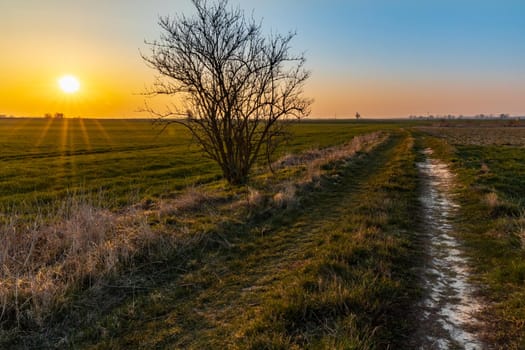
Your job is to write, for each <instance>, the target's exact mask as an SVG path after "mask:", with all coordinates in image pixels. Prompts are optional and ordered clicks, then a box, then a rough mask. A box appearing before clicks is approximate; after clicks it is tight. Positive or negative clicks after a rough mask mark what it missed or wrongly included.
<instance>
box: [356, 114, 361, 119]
mask: <svg viewBox="0 0 525 350" xmlns="http://www.w3.org/2000/svg"><path fill="white" fill-rule="evenodd" d="M359 118H361V114H359V112H356V113H355V119H358V120H359Z"/></svg>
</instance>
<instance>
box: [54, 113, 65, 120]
mask: <svg viewBox="0 0 525 350" xmlns="http://www.w3.org/2000/svg"><path fill="white" fill-rule="evenodd" d="M54 118H55V119H63V118H64V113H60V112H57V113H55V116H54Z"/></svg>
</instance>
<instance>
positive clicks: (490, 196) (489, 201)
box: [484, 192, 501, 210]
mask: <svg viewBox="0 0 525 350" xmlns="http://www.w3.org/2000/svg"><path fill="white" fill-rule="evenodd" d="M484 201H485V204H486V205H487V206H488V207H489V208H490V209H491V210H492V209H494V208H496V207H498V206H499V205H500V204H501V202H500V200H499V198H498V194H497V193H496V192H490V193H487V194H486V195H485V198H484Z"/></svg>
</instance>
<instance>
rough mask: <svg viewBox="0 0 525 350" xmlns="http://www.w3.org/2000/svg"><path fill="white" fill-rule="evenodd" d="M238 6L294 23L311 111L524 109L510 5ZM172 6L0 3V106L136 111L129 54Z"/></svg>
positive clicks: (138, 83)
mask: <svg viewBox="0 0 525 350" xmlns="http://www.w3.org/2000/svg"><path fill="white" fill-rule="evenodd" d="M232 3H238V2H235V1H232ZM239 3H240V4H241V6H242V7H243V8H245V9H246V10H248V11H251V9H254V13H255V17H257V18H259V17H263V18H264V21H263V27H264V28H268V29H272V30H277V31H279V32H286V31H287V30H289V29H295V30H297V32H298V36H297V37H296V40H295V41H294V42H293V48H294V49H296V50H297V51H305V54H306V57H307V60H308V62H307V64H308V68H309V69H310V70H311V71H312V77H311V79H310V80H309V81H308V82H307V86H306V94H307V95H308V96H309V97H312V98H313V99H314V100H315V103H314V105H313V106H312V114H311V117H334V116H337V117H352V116H353V115H354V114H355V112H357V111H358V112H360V113H361V115H362V116H365V117H405V116H408V115H410V114H418V115H420V114H421V115H426V114H427V113H429V114H464V115H474V114H478V113H485V114H490V113H494V114H497V113H510V114H512V115H525V102H524V101H525V64H524V63H523V62H525V45H523V37H525V24H524V23H525V22H523V16H522V15H525V5H524V3H523V2H521V1H513V0H508V1H504V2H500V1H477V2H476V6H475V7H472V6H470V7H469V6H467V5H466V4H467V3H468V2H465V4H463V3H462V4H463V5H458V2H457V1H450V0H443V1H439V2H435V3H432V2H429V3H428V4H426V3H425V4H424V5H423V4H417V3H414V2H413V1H409V0H400V1H399V2H395V5H394V4H393V3H394V2H389V1H385V0H378V1H377V2H364V1H360V0H349V1H347V2H341V3H339V2H338V3H337V4H333V5H331V6H326V5H323V4H322V2H318V3H316V2H314V3H305V4H304V6H301V7H297V6H296V5H297V4H296V2H295V1H294V0H284V1H282V0H281V1H277V0H269V1H267V2H264V3H261V2H257V1H255V0H244V1H239ZM372 3H373V4H372ZM276 9H279V11H276ZM180 11H183V12H185V13H188V12H191V2H190V1H185V0H152V1H148V2H129V1H125V0H112V1H110V2H98V1H79V2H75V1H73V2H72V1H66V0H47V1H39V0H24V1H19V0H4V1H2V2H1V3H0V23H2V25H3V27H4V29H3V31H4V33H9V34H8V35H2V36H0V47H2V48H3V50H2V53H1V56H0V57H1V64H0V81H1V82H0V114H3V115H16V116H42V115H44V114H45V113H55V112H63V113H65V114H66V116H72V117H76V116H82V117H144V116H146V115H144V114H141V113H138V112H137V110H138V109H140V108H141V107H142V106H143V105H144V100H145V99H144V97H143V96H141V95H140V93H141V92H143V91H144V88H145V86H148V85H149V84H151V83H152V82H153V80H154V75H155V73H154V72H153V71H152V70H151V69H149V68H148V67H146V65H145V64H144V62H143V61H142V59H141V58H140V54H139V50H143V51H145V52H147V47H146V46H145V45H144V40H145V39H147V40H154V39H156V38H158V36H159V31H158V25H157V18H158V15H159V14H173V13H176V12H180ZM65 74H72V75H75V76H77V77H78V79H79V80H80V83H81V88H80V91H79V92H78V93H76V94H71V95H68V94H65V93H64V92H62V91H61V90H60V89H59V87H58V84H57V79H58V78H59V77H60V76H62V75H65ZM148 103H149V104H150V105H153V106H156V107H157V108H161V107H162V106H163V105H164V104H165V103H166V101H165V100H164V101H155V100H153V101H149V102H148Z"/></svg>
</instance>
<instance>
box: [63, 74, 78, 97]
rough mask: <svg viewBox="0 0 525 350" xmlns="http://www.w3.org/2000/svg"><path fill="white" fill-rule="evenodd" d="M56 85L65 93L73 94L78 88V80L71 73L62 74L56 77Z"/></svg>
mask: <svg viewBox="0 0 525 350" xmlns="http://www.w3.org/2000/svg"><path fill="white" fill-rule="evenodd" d="M58 86H60V89H61V90H62V91H64V92H65V93H66V94H73V93H75V92H77V91H78V90H79V89H80V82H79V81H78V79H77V78H76V77H74V76H73V75H64V76H63V77H60V78H59V79H58Z"/></svg>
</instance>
